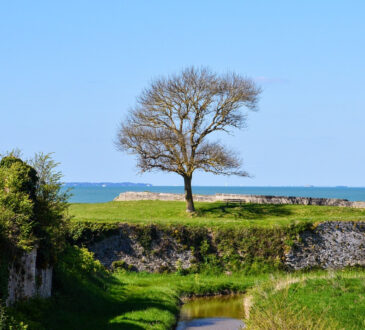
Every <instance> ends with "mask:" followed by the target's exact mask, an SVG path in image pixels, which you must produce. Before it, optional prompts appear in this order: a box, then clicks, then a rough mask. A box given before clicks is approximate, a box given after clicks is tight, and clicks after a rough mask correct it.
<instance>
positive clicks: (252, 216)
mask: <svg viewBox="0 0 365 330" xmlns="http://www.w3.org/2000/svg"><path fill="white" fill-rule="evenodd" d="M195 206H196V214H195V215H189V214H187V213H186V212H185V209H184V202H176V201H168V202H167V201H125V202H124V201H121V202H108V203H95V204H71V206H70V209H69V214H70V216H72V217H73V221H89V222H102V223H106V222H128V223H134V224H151V223H154V224H160V225H166V226H168V225H179V224H180V225H186V226H201V227H209V228H211V227H231V228H237V227H273V226H286V225H289V224H293V223H299V222H310V223H316V222H321V221H358V220H365V210H364V209H354V208H345V207H334V206H314V205H267V204H266V205H265V204H243V205H237V204H229V205H227V204H226V203H223V202H216V203H203V202H200V203H199V202H198V203H195Z"/></svg>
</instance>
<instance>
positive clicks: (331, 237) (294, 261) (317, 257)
mask: <svg viewBox="0 0 365 330" xmlns="http://www.w3.org/2000/svg"><path fill="white" fill-rule="evenodd" d="M286 264H287V265H288V266H289V267H290V268H293V269H304V268H313V267H320V268H343V267H346V266H356V265H360V266H365V222H339V221H338V222H337V221H336V222H324V223H321V224H319V225H318V226H317V227H316V228H315V230H314V231H305V232H303V233H302V234H301V241H300V242H298V243H297V244H295V245H294V246H293V248H292V249H291V251H290V252H289V253H288V254H287V255H286Z"/></svg>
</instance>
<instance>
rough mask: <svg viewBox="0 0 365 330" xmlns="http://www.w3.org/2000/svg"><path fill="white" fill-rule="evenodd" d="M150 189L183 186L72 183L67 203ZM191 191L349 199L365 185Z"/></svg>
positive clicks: (358, 197)
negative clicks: (74, 184)
mask: <svg viewBox="0 0 365 330" xmlns="http://www.w3.org/2000/svg"><path fill="white" fill-rule="evenodd" d="M63 189H66V188H63ZM126 191H150V192H164V193H183V192H184V187H183V186H128V187H125V186H115V185H113V186H108V185H104V186H88V187H84V186H75V187H72V188H71V194H72V196H71V197H70V199H69V202H71V203H105V202H109V201H112V200H113V199H114V198H115V197H117V196H118V195H119V194H120V193H121V192H126ZM193 193H194V194H201V195H214V194H217V193H224V194H249V195H272V196H298V197H322V198H340V199H347V200H349V201H365V187H361V188H355V187H342V186H341V187H242V186H240V187H235V186H228V187H227V186H217V187H214V186H193Z"/></svg>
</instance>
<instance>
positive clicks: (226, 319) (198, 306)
mask: <svg viewBox="0 0 365 330" xmlns="http://www.w3.org/2000/svg"><path fill="white" fill-rule="evenodd" d="M243 318H244V306H243V295H242V294H239V295H228V296H213V297H202V298H194V299H189V300H187V301H186V302H185V303H184V305H183V306H182V308H181V311H180V320H179V323H178V324H177V328H176V330H238V329H242V328H243V327H244V323H243V322H242V319H243Z"/></svg>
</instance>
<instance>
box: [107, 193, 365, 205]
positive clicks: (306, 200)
mask: <svg viewBox="0 0 365 330" xmlns="http://www.w3.org/2000/svg"><path fill="white" fill-rule="evenodd" d="M227 199H240V200H242V201H243V202H244V203H257V204H301V205H325V206H342V207H356V208H365V202H351V201H348V200H346V199H336V198H311V197H293V196H292V197H290V196H289V197H285V196H261V195H238V194H215V195H194V200H195V201H197V202H217V201H225V200H227ZM135 200H164V201H184V200H185V198H184V194H170V193H154V192H148V191H145V192H135V191H127V192H124V193H120V194H119V196H118V197H116V198H115V199H114V201H135Z"/></svg>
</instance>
